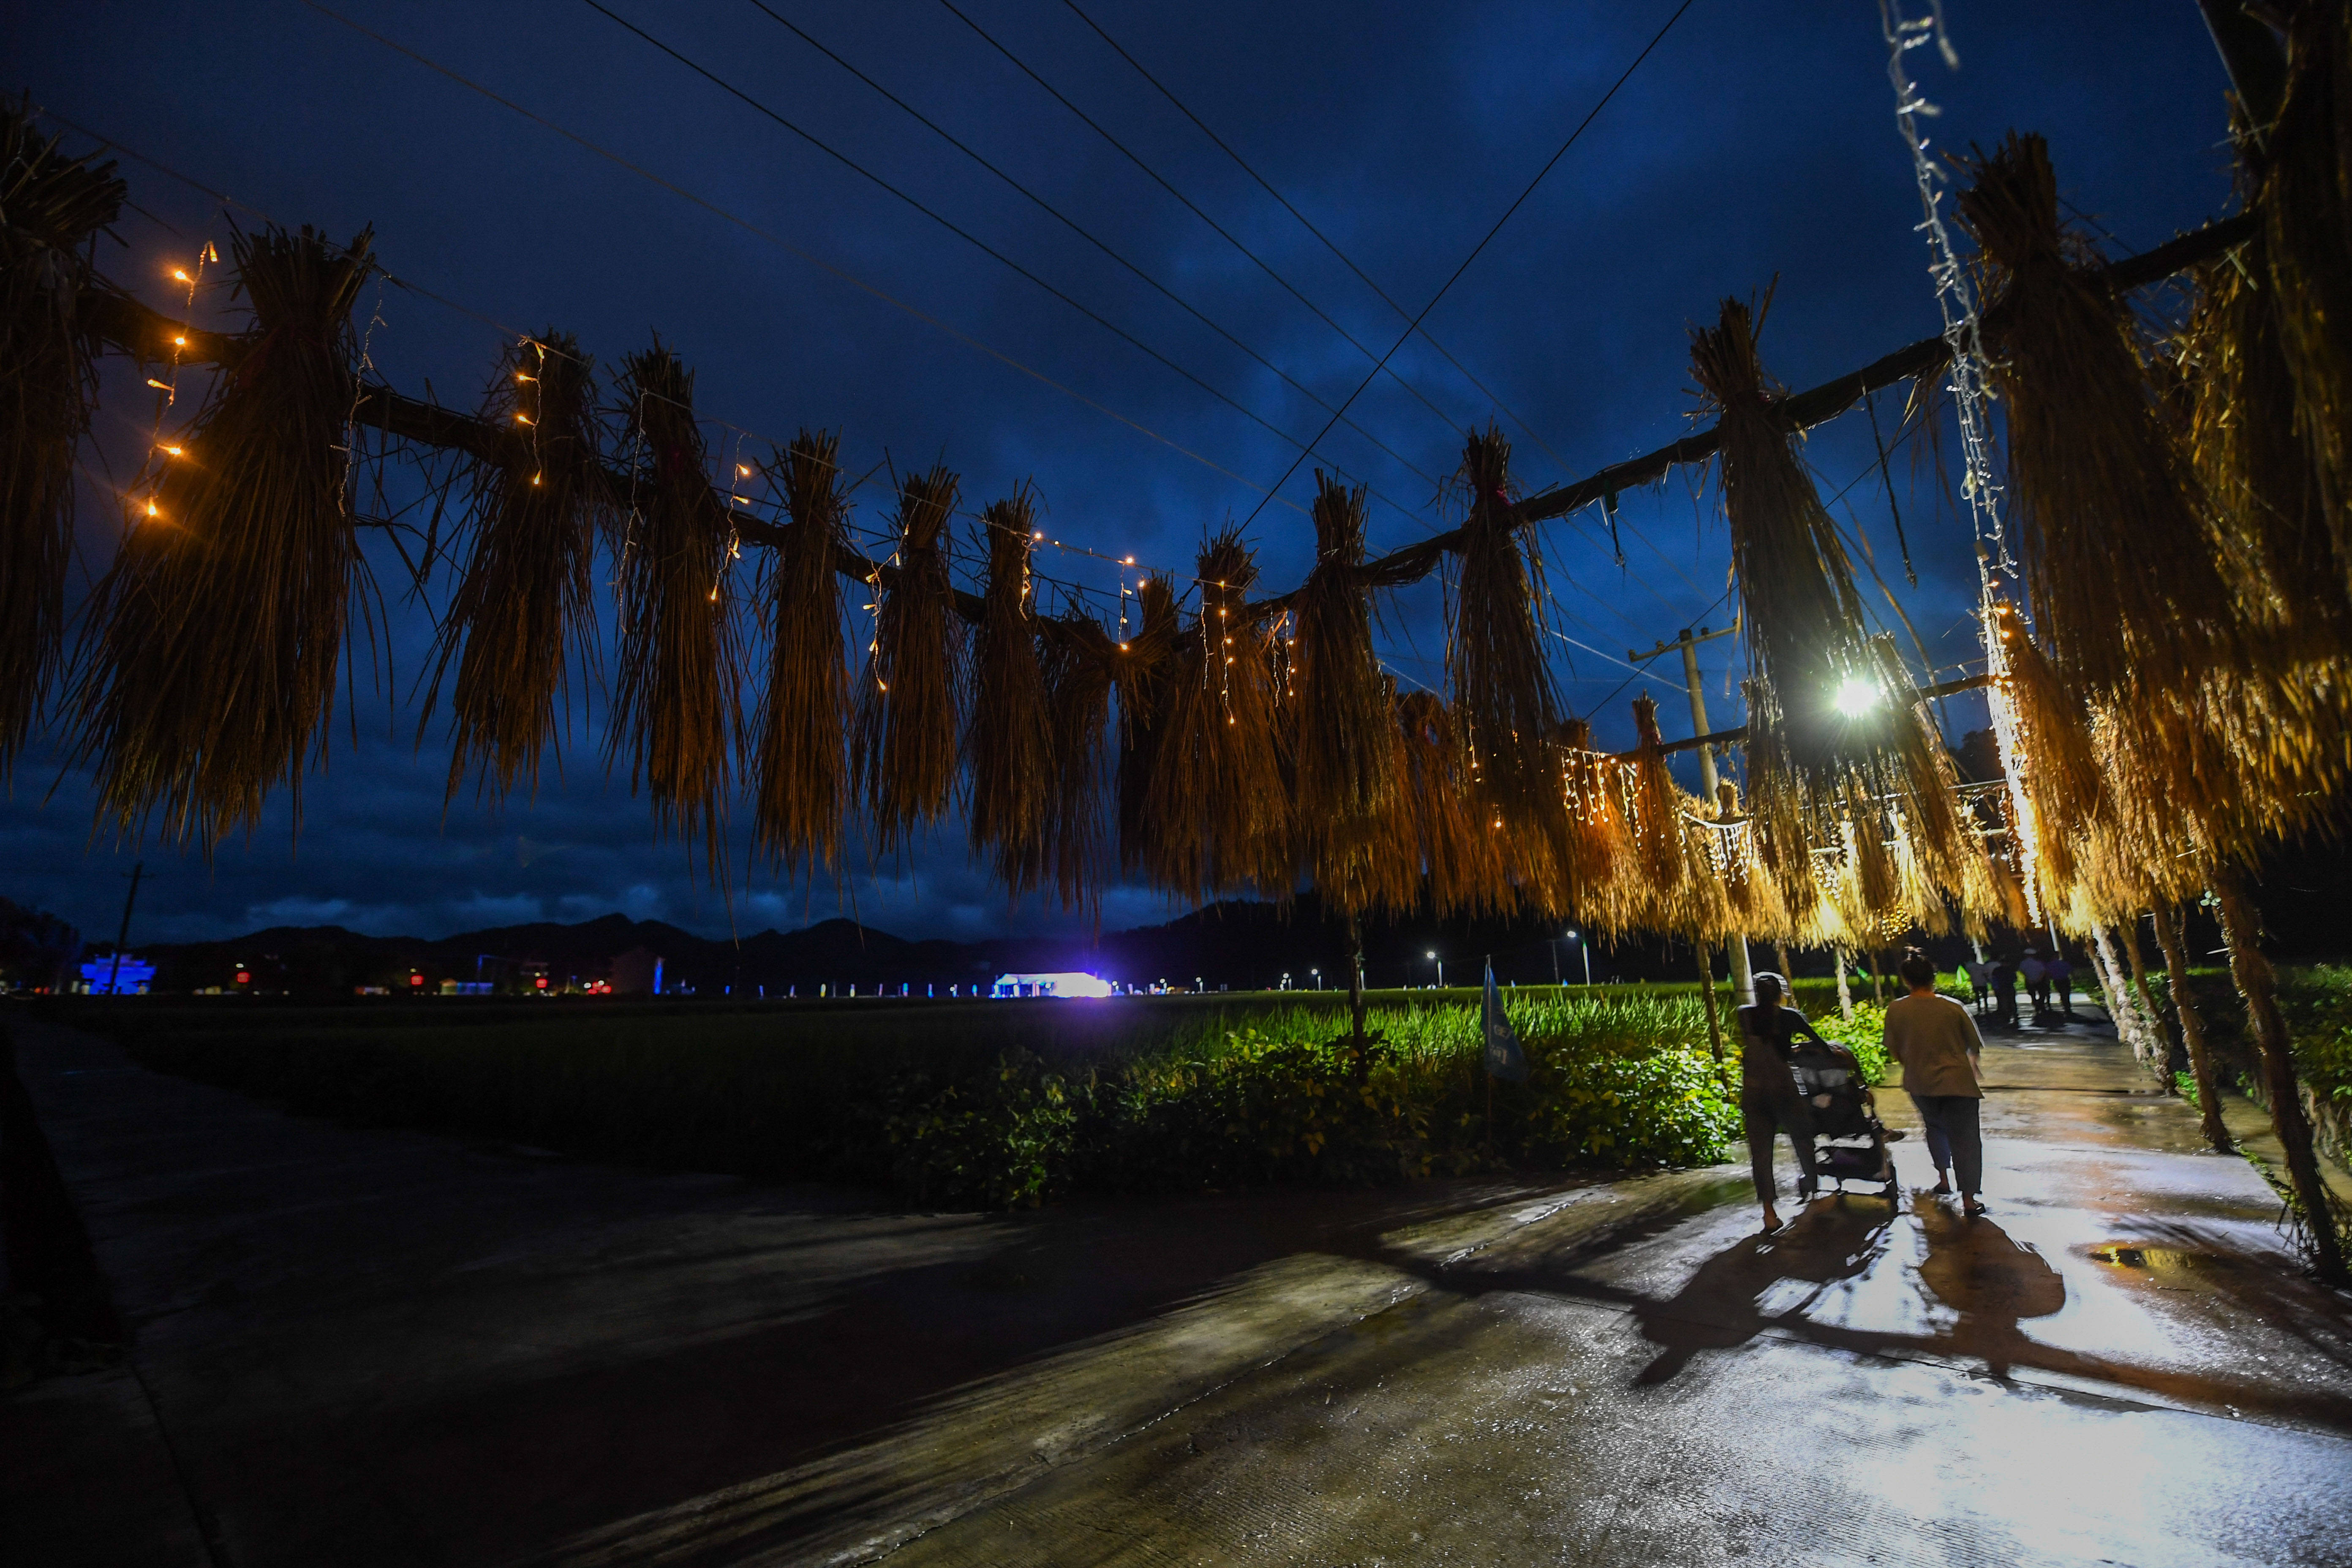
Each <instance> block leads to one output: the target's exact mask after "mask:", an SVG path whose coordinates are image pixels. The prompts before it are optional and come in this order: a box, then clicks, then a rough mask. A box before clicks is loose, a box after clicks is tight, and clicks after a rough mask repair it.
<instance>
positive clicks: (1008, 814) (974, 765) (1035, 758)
mask: <svg viewBox="0 0 2352 1568" xmlns="http://www.w3.org/2000/svg"><path fill="white" fill-rule="evenodd" d="M1035 521H1036V506H1035V504H1034V501H1032V500H1031V499H1030V496H1029V493H1028V491H1027V489H1025V488H1024V489H1021V490H1018V491H1016V492H1014V493H1013V495H1012V496H1011V497H1010V498H1008V499H1006V500H1000V501H995V502H992V504H991V505H990V506H989V508H988V510H986V511H984V512H983V513H982V518H981V530H982V535H983V538H982V544H983V545H984V546H985V548H986V550H987V552H988V585H987V591H986V593H985V594H984V595H982V602H983V608H982V613H981V621H980V631H979V635H978V637H976V639H975V646H974V648H973V657H972V702H971V718H970V719H969V720H968V721H966V723H965V727H964V755H965V757H966V759H967V760H968V762H969V763H970V765H971V847H972V848H973V849H974V850H975V851H980V850H985V851H987V852H988V853H989V855H990V857H991V859H992V862H993V864H994V867H995V870H996V877H997V879H998V880H999V881H1001V882H1003V884H1004V886H1005V889H1006V890H1007V891H1008V892H1010V893H1012V894H1013V895H1014V896H1015V897H1018V896H1019V895H1021V894H1023V893H1025V892H1027V891H1028V890H1029V889H1032V888H1034V887H1035V886H1036V885H1037V883H1038V880H1039V879H1041V878H1042V877H1043V876H1044V875H1045V871H1046V868H1047V849H1048V846H1047V843H1046V830H1047V826H1048V823H1049V819H1050V807H1051V805H1052V795H1051V793H1050V790H1051V786H1052V784H1053V782H1054V764H1053V734H1052V732H1051V730H1050V727H1049V726H1050V723H1051V719H1050V716H1049V714H1048V711H1047V708H1046V702H1045V672H1044V670H1043V669H1042V668H1040V666H1039V664H1038V661H1037V633H1036V627H1035V626H1034V618H1033V616H1032V614H1031V609H1030V603H1029V600H1030V593H1031V583H1030V577H1029V552H1030V547H1031V545H1032V543H1033V542H1034V540H1033V538H1032V534H1033V531H1034V524H1035Z"/></svg>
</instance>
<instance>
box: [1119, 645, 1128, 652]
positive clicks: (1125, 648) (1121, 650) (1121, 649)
mask: <svg viewBox="0 0 2352 1568" xmlns="http://www.w3.org/2000/svg"><path fill="white" fill-rule="evenodd" d="M1118 651H1119V652H1121V653H1125V652H1126V651H1127V645H1126V644H1125V643H1121V644H1119V645H1118Z"/></svg>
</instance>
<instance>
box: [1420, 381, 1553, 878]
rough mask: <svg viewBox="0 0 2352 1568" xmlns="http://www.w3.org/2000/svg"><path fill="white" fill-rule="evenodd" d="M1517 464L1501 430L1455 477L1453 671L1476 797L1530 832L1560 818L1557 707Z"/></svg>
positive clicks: (1481, 436) (1472, 442) (1469, 454)
mask: <svg viewBox="0 0 2352 1568" xmlns="http://www.w3.org/2000/svg"><path fill="white" fill-rule="evenodd" d="M1510 465H1511V444H1510V443H1509V442H1508V441H1507V440H1505V439H1504V438H1503V435H1502V432H1501V431H1499V430H1496V429H1495V428H1494V427H1492V426H1489V427H1488V428H1487V429H1486V431H1485V432H1483V433H1480V432H1475V431H1474V432H1472V433H1471V435H1470V437H1469V439H1468V441H1467V442H1466V443H1465V446H1464V447H1463V452H1462V468H1461V469H1460V471H1459V473H1458V475H1457V476H1456V479H1455V483H1456V484H1457V485H1458V486H1459V487H1460V489H1461V490H1462V491H1463V493H1464V495H1465V497H1466V500H1467V506H1466V510H1467V513H1468V515H1467V516H1466V517H1465V519H1464V521H1463V525H1462V532H1463V543H1462V554H1461V563H1460V575H1459V576H1458V577H1457V578H1456V580H1455V582H1454V603H1453V605H1452V609H1453V612H1454V613H1453V624H1452V626H1450V627H1449V628H1448V636H1447V642H1446V675H1447V677H1448V679H1450V680H1451V681H1452V682H1453V688H1454V710H1455V719H1456V721H1457V722H1458V723H1459V725H1460V726H1461V730H1462V742H1463V745H1464V746H1465V749H1466V751H1467V753H1468V756H1469V761H1470V776H1471V778H1472V780H1473V781H1474V783H1475V787H1476V790H1477V793H1478V796H1479V798H1480V799H1481V800H1482V801H1484V802H1485V803H1486V804H1487V805H1492V806H1494V807H1495V808H1496V809H1497V810H1498V811H1499V812H1500V813H1501V815H1502V816H1503V817H1504V819H1505V820H1506V821H1507V822H1508V823H1509V824H1511V825H1512V826H1513V828H1514V830H1515V831H1520V832H1524V831H1526V830H1527V828H1528V826H1531V825H1534V824H1538V823H1541V822H1545V821H1546V820H1547V816H1546V814H1547V813H1551V814H1552V815H1555V816H1556V815H1557V800H1556V798H1555V797H1556V796H1557V794H1558V791H1557V789H1556V788H1555V787H1554V786H1555V784H1556V783H1557V773H1556V772H1555V770H1554V768H1553V766H1552V758H1551V757H1550V755H1549V750H1550V748H1549V739H1550V736H1551V733H1552V729H1553V726H1554V724H1555V723H1556V722H1557V721H1558V712H1559V703H1558V700H1557V699H1556V697H1555V695H1554V692H1553V689H1552V679H1551V664H1550V661H1549V658H1547V657H1546V655H1545V651H1544V646H1543V627H1542V624H1541V622H1540V621H1539V620H1538V618H1537V607H1536V605H1537V599H1536V596H1537V593H1538V589H1539V587H1540V582H1539V576H1540V572H1541V563H1540V562H1531V561H1530V559H1529V557H1528V554H1527V553H1526V552H1523V550H1522V548H1521V546H1520V542H1519V530H1518V527H1517V519H1516V517H1515V516H1514V515H1513V512H1512V510H1511V506H1512V502H1513V500H1515V499H1516V498H1515V495H1514V492H1513V489H1512V485H1511V476H1510Z"/></svg>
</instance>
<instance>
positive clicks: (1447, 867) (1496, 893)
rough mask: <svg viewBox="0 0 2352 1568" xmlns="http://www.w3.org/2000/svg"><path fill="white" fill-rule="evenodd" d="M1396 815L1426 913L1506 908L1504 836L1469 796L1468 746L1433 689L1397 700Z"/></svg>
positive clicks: (1508, 902) (1485, 912)
mask: <svg viewBox="0 0 2352 1568" xmlns="http://www.w3.org/2000/svg"><path fill="white" fill-rule="evenodd" d="M1396 713H1397V728H1398V733H1399V734H1400V735H1401V736H1402V742H1403V743H1402V748H1401V749H1400V751H1399V753H1398V764H1399V773H1398V775H1397V783H1398V801H1399V815H1400V816H1401V817H1402V819H1403V820H1404V821H1405V822H1407V823H1409V824H1410V826H1411V834H1410V837H1411V840H1412V842H1413V843H1414V844H1415V845H1416V846H1417V847H1416V849H1415V851H1414V854H1413V861H1414V863H1415V865H1416V868H1419V867H1423V866H1425V867H1426V868H1427V890H1428V900H1429V908H1430V911H1431V912H1432V913H1433V914H1435V915H1437V916H1438V917H1440V918H1441V919H1442V918H1445V917H1449V916H1453V915H1471V916H1481V915H1492V914H1502V913H1507V912H1508V911H1509V910H1511V909H1512V908H1513V906H1514V904H1515V902H1516V900H1515V899H1514V898H1513V897H1512V894H1511V889H1510V879H1509V875H1508V867H1507V859H1506V857H1505V853H1504V845H1505V839H1504V836H1503V835H1502V834H1500V833H1498V832H1496V830H1495V829H1494V827H1493V826H1492V822H1491V819H1490V818H1489V817H1488V816H1487V814H1486V813H1485V812H1484V811H1482V810H1480V809H1479V807H1478V806H1477V805H1476V804H1475V801H1474V800H1473V799H1472V790H1471V784H1470V779H1469V767H1468V763H1467V761H1466V758H1467V756H1468V748H1467V747H1466V746H1465V744H1464V743H1463V741H1462V735H1461V729H1460V725H1459V721H1458V720H1457V718H1456V716H1455V715H1454V712H1453V711H1452V710H1450V709H1448V708H1447V707H1446V705H1445V703H1444V701H1443V700H1441V699H1439V698H1438V697H1437V696H1435V695H1434V694H1433V693H1431V692H1427V691H1413V692H1408V693H1406V694H1405V695H1403V696H1402V697H1400V698H1399V699H1398V700H1397V706H1396Z"/></svg>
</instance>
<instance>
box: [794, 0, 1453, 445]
mask: <svg viewBox="0 0 2352 1568" xmlns="http://www.w3.org/2000/svg"><path fill="white" fill-rule="evenodd" d="M751 5H752V6H753V7H754V8H755V9H757V10H758V11H759V12H760V13H761V15H763V16H767V17H768V18H770V19H771V20H772V21H773V22H774V23H775V24H776V25H777V26H780V27H782V28H784V29H785V30H786V31H788V32H790V33H791V34H792V35H793V37H796V38H798V39H800V40H801V41H802V42H803V43H804V44H806V45H808V47H811V48H813V49H814V50H816V52H817V53H819V54H821V55H823V56H824V58H827V59H829V60H831V61H832V62H833V63H834V64H835V65H837V66H839V67H840V68H842V69H844V70H845V71H847V72H848V73H849V74H850V75H852V76H854V77H856V79H858V80H859V81H862V82H864V83H865V84H866V86H867V87H869V88H872V89H874V90H875V91H876V92H877V93H879V94H881V96H883V97H884V98H886V99H888V100H890V101H891V103H893V104H895V105H896V106H897V107H898V109H900V110H903V111H905V112H906V113H907V114H908V115H909V116H910V117H912V118H913V119H914V120H916V121H919V122H920V123H921V124H922V126H923V127H924V129H926V130H928V131H929V132H931V133H932V134H933V135H935V136H937V137H939V138H940V140H941V141H942V142H946V143H947V144H948V145H949V146H950V147H952V148H954V149H955V150H956V151H957V152H959V153H962V154H963V155H964V156H965V157H967V158H969V159H971V161H972V162H973V163H977V164H979V165H980V166H981V167H982V168H983V169H985V170H987V171H988V172H989V173H990V174H993V175H995V176H996V177H997V178H998V179H1000V180H1002V181H1003V182H1004V184H1007V185H1010V186H1011V187H1012V188H1013V190H1015V191H1017V192H1019V193H1020V194H1021V195H1022V196H1024V198H1026V199H1027V200H1028V201H1029V202H1030V203H1032V204H1033V205H1035V206H1036V207H1037V208H1038V210H1040V211H1041V212H1043V213H1045V215H1046V216H1049V217H1051V218H1053V219H1054V220H1055V222H1057V223H1059V224H1061V225H1062V226H1064V227H1065V228H1066V229H1068V230H1069V231H1070V232H1071V233H1072V234H1075V235H1076V236H1077V237H1079V238H1080V239H1083V240H1085V241H1086V242H1087V244H1088V245H1091V246H1093V247H1095V248H1096V249H1097V250H1099V251H1101V252H1102V253H1103V254H1104V255H1105V256H1108V258H1111V259H1112V260H1113V261H1115V262H1117V263H1118V265H1119V266H1121V267H1123V268H1126V269H1127V270H1128V271H1129V272H1131V273H1133V274H1134V275H1135V276H1136V277H1137V278H1139V279H1141V280H1142V281H1143V282H1144V283H1145V284H1147V285H1149V286H1150V288H1151V289H1153V290H1154V291H1155V292H1157V293H1158V294H1160V296H1161V297H1162V298H1163V299H1166V300H1169V301H1170V302H1171V303H1172V304H1174V305H1175V306H1176V307H1177V308H1178V309H1179V310H1182V311H1184V312H1185V313H1186V314H1187V315H1189V316H1191V317H1192V319H1193V320H1194V321H1199V322H1200V323H1201V324H1202V326H1204V327H1206V328H1208V329H1209V330H1210V331H1213V332H1214V333H1216V334H1217V335H1218V336H1219V337H1221V338H1223V339H1224V340H1225V342H1229V343H1231V344H1233V345H1234V347H1235V348H1237V349H1239V350H1241V351H1242V353H1245V354H1247V355H1249V357H1250V358H1252V359H1254V360H1255V361H1256V362H1257V363H1259V364H1262V365H1264V366H1265V368H1266V369H1268V370H1270V371H1272V372H1273V373H1274V374H1276V375H1278V376H1280V377H1281V378H1282V379H1283V381H1284V382H1285V383H1286V384H1287V385H1289V386H1290V387H1291V389H1292V390H1294V391H1296V392H1297V393H1298V394H1299V395H1301V396H1303V397H1305V398H1306V399H1307V400H1308V401H1309V402H1311V403H1313V404H1314V405H1315V406H1316V407H1318V408H1320V409H1322V410H1323V411H1324V412H1325V413H1327V414H1328V413H1329V412H1331V405H1330V403H1329V402H1328V400H1326V399H1325V398H1324V397H1322V396H1321V395H1318V393H1317V392H1316V391H1315V389H1314V388H1312V387H1310V386H1307V385H1306V384H1304V383H1302V382H1300V381H1299V380H1298V379H1297V377H1295V376H1293V375H1292V374H1290V373H1289V372H1288V371H1286V370H1284V369H1283V368H1282V367H1281V366H1280V365H1278V364H1276V363H1274V362H1273V361H1272V360H1270V359H1268V358H1266V357H1265V355H1264V354H1262V353H1259V352H1258V351H1257V350H1256V349H1255V348H1252V347H1251V346H1250V345H1249V344H1248V343H1246V342H1243V341H1242V340H1241V339H1240V338H1239V337H1236V336H1235V335H1234V333H1233V332H1231V331H1227V330H1226V329H1225V327H1224V326H1223V324H1222V323H1221V322H1219V321H1215V320H1214V319H1213V318H1212V317H1210V316H1209V315H1208V314H1207V313H1205V312H1204V311H1202V310H1201V309H1200V308H1199V307H1198V306H1196V305H1194V304H1193V303H1192V301H1191V300H1187V299H1185V298H1184V297H1183V296H1182V295H1181V294H1179V293H1177V292H1176V291H1175V290H1174V289H1171V288H1169V287H1168V285H1167V284H1165V283H1163V282H1161V281H1160V279H1157V278H1155V277H1153V276H1152V275H1151V274H1150V273H1149V272H1147V271H1145V270H1144V269H1143V268H1141V267H1139V266H1137V265H1136V264H1135V263H1134V262H1133V261H1131V260H1129V258H1127V257H1126V256H1125V255H1123V254H1121V253H1120V252H1119V251H1118V250H1117V249H1116V248H1114V247H1112V246H1111V245H1110V244H1109V243H1108V241H1106V240H1104V239H1102V238H1101V237H1098V236H1097V235H1096V234H1095V233H1094V231H1093V230H1091V229H1089V228H1087V227H1086V226H1084V225H1082V224H1080V223H1079V222H1078V221H1077V220H1076V218H1073V217H1071V216H1069V215H1068V214H1067V213H1065V212H1064V211H1062V209H1061V208H1059V207H1057V206H1055V205H1054V204H1053V203H1051V202H1049V201H1047V200H1046V199H1045V197H1044V196H1041V195H1038V194H1037V193H1036V192H1035V191H1034V190H1031V189H1030V188H1029V187H1028V186H1027V185H1025V184H1022V183H1021V181H1019V180H1017V179H1015V178H1014V177H1013V175H1011V174H1007V173H1005V171H1004V170H1003V168H1001V167H999V166H998V165H997V164H996V163H994V162H992V160H990V159H989V158H988V157H987V156H985V155H984V154H982V153H980V152H978V151H976V150H975V149H974V148H973V147H972V146H971V144H970V143H969V142H965V141H963V140H962V139H961V138H960V137H958V136H957V135H956V134H955V133H954V132H950V130H948V129H947V127H945V126H943V125H941V124H940V122H939V121H936V120H933V119H932V118H931V117H930V116H929V115H928V114H925V113H924V112H923V111H922V110H919V109H917V108H916V107H915V106H914V105H913V104H911V103H908V101H907V100H905V99H903V98H900V97H899V96H898V94H897V93H895V92H893V91H891V90H890V89H888V88H887V87H885V86H883V85H882V84H881V83H880V82H878V81H877V80H875V79H873V78H872V77H870V76H868V75H866V73H865V72H864V71H862V70H860V69H859V68H857V67H856V66H855V65H852V64H851V63H850V62H849V61H848V60H846V59H845V58H842V57H841V56H840V55H839V54H838V53H836V52H835V51H834V50H833V49H831V48H829V47H826V46H825V45H824V43H823V42H822V41H820V40H819V39H817V38H815V37H812V36H811V35H810V34H809V33H808V32H807V30H806V29H804V28H803V27H802V26H800V25H799V24H797V23H795V22H794V21H793V20H792V19H791V18H790V17H788V16H782V14H780V13H778V12H777V11H775V10H773V9H772V8H771V7H770V6H769V5H766V4H764V0H751ZM1346 423H1347V426H1348V428H1349V429H1350V430H1353V431H1354V432H1356V434H1357V435H1359V436H1361V437H1363V438H1364V439H1365V440H1367V441H1370V443H1371V444H1372V445H1373V446H1375V447H1379V448H1380V449H1381V451H1382V452H1385V453H1387V454H1388V455H1389V456H1390V457H1391V458H1395V459H1396V460H1397V462H1398V463H1400V464H1401V465H1402V466H1403V467H1404V468H1405V469H1406V470H1407V471H1408V472H1410V473H1411V474H1412V476H1413V477H1414V478H1415V479H1421V480H1423V482H1424V483H1427V484H1429V485H1432V486H1434V485H1435V484H1436V483H1437V479H1436V478H1435V476H1433V475H1432V474H1430V473H1428V472H1427V471H1425V470H1424V469H1423V468H1421V466H1420V465H1419V464H1417V463H1415V462H1414V461H1413V460H1412V458H1408V457H1406V456H1405V455H1404V454H1403V453H1402V452H1400V451H1398V450H1397V449H1396V448H1395V447H1391V446H1390V445H1389V444H1388V443H1387V442H1385V441H1383V440H1381V438H1380V437H1377V436H1375V435H1373V434H1372V433H1371V432H1370V430H1367V429H1365V428H1364V427H1363V426H1361V425H1360V424H1358V423H1357V422H1356V421H1355V420H1353V419H1349V420H1348V421H1347V422H1346Z"/></svg>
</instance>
